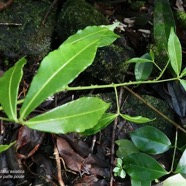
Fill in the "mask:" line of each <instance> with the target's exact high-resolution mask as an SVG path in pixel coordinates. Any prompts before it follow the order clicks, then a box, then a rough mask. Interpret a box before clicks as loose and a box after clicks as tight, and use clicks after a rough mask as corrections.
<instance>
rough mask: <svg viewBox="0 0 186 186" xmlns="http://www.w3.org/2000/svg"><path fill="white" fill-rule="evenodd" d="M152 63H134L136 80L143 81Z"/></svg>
mask: <svg viewBox="0 0 186 186" xmlns="http://www.w3.org/2000/svg"><path fill="white" fill-rule="evenodd" d="M152 69H153V63H150V62H147V63H136V64H135V69H134V74H135V78H136V80H137V81H145V80H147V79H148V78H149V76H150V75H151V73H152Z"/></svg>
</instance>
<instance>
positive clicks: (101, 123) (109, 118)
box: [82, 113, 117, 136]
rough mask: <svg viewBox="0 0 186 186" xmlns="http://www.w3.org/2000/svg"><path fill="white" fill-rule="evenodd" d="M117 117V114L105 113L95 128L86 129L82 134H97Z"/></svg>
mask: <svg viewBox="0 0 186 186" xmlns="http://www.w3.org/2000/svg"><path fill="white" fill-rule="evenodd" d="M116 117H117V114H111V113H105V114H103V116H102V118H101V119H100V120H99V121H98V123H97V124H96V125H95V126H94V127H93V128H90V129H87V130H85V131H84V132H83V133H82V134H83V135H86V136H87V135H93V134H96V133H97V132H99V131H101V130H102V129H104V128H105V127H107V126H108V125H109V124H110V123H111V122H112V121H113V120H114V119H115V118H116Z"/></svg>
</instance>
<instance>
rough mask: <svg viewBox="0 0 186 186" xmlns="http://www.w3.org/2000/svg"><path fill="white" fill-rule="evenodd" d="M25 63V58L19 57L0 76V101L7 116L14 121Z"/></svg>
mask: <svg viewBox="0 0 186 186" xmlns="http://www.w3.org/2000/svg"><path fill="white" fill-rule="evenodd" d="M25 63H26V59H25V58H21V59H20V60H19V61H18V62H17V63H16V64H15V65H14V66H13V67H11V68H10V69H9V70H8V71H6V72H5V73H4V75H3V77H1V78H0V87H1V89H0V103H1V105H2V107H3V110H4V111H5V113H6V115H7V116H8V118H9V119H12V120H14V121H17V96H18V89H19V83H20V81H21V78H22V75H23V71H22V68H23V66H24V64H25Z"/></svg>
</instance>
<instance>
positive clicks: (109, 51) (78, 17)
mask: <svg viewBox="0 0 186 186" xmlns="http://www.w3.org/2000/svg"><path fill="white" fill-rule="evenodd" d="M108 24H109V21H108V20H107V18H105V17H104V15H102V14H101V13H100V12H98V11H97V10H96V9H95V8H94V7H93V6H91V5H90V4H89V3H87V2H86V1H85V0H68V1H67V2H66V3H65V4H64V7H63V9H62V11H61V13H60V15H59V19H58V21H57V25H56V33H57V41H59V44H61V43H62V42H63V41H64V40H66V39H67V38H68V37H69V36H70V35H72V34H74V33H76V32H77V31H78V30H80V29H84V28H85V27H87V26H91V25H108ZM133 55H134V52H133V50H132V49H131V48H130V47H128V46H126V45H116V44H112V45H111V46H108V47H104V48H101V49H99V50H98V52H97V55H96V58H95V61H94V63H93V65H91V66H90V67H89V68H88V70H87V71H86V72H88V73H89V74H90V75H91V76H93V77H95V78H97V79H99V80H101V81H104V82H106V83H113V82H121V81H122V79H123V76H124V75H125V73H126V71H127V69H128V65H126V64H124V62H125V61H126V60H128V59H129V58H131V57H133Z"/></svg>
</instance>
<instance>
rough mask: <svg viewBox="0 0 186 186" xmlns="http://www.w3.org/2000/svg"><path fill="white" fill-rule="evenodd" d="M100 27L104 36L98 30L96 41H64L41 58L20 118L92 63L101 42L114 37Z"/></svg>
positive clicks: (114, 36) (114, 37)
mask: <svg viewBox="0 0 186 186" xmlns="http://www.w3.org/2000/svg"><path fill="white" fill-rule="evenodd" d="M98 28H99V27H98ZM101 28H102V29H103V35H100V33H99V34H98V37H97V38H96V39H95V40H90V41H89V39H87V38H85V39H82V40H80V41H79V42H75V43H69V42H67V43H66V44H62V45H61V46H60V47H59V48H58V49H57V50H55V51H53V52H50V53H49V55H48V56H46V57H45V58H44V59H43V61H42V62H41V65H40V68H39V70H38V72H37V74H36V76H35V77H34V79H33V81H32V83H31V87H30V89H29V91H28V94H27V96H26V98H25V101H24V103H23V106H22V108H21V111H20V120H22V119H24V118H26V117H27V116H28V114H29V113H30V112H31V111H33V110H34V109H35V108H36V107H37V106H38V105H39V104H40V103H42V102H43V101H44V100H45V99H46V98H47V97H48V96H50V95H52V94H54V93H56V92H58V91H60V90H63V89H65V87H66V86H68V84H69V83H70V82H72V81H73V80H74V79H75V78H76V77H77V76H78V75H79V74H80V73H81V72H82V71H84V70H85V69H86V68H87V67H88V66H89V65H90V64H91V63H92V62H93V59H94V57H95V54H96V50H97V47H99V46H100V43H101V46H103V45H104V44H105V45H108V44H110V43H111V41H112V42H113V41H114V40H115V39H116V38H117V35H116V34H115V33H114V32H112V31H110V30H109V29H107V31H105V29H106V28H105V27H101ZM94 31H95V30H94ZM82 32H83V31H82ZM111 33H112V34H111ZM107 34H108V36H107ZM111 36H112V39H111ZM82 37H85V36H84V35H83V36H82ZM95 37H96V36H95ZM107 39H108V40H109V42H108V40H107Z"/></svg>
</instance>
